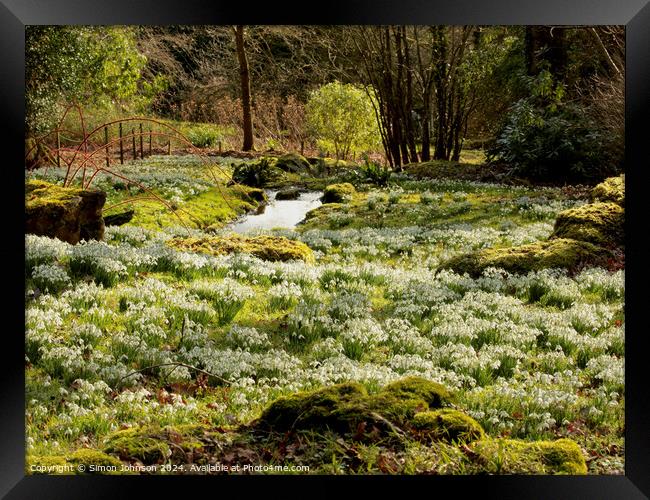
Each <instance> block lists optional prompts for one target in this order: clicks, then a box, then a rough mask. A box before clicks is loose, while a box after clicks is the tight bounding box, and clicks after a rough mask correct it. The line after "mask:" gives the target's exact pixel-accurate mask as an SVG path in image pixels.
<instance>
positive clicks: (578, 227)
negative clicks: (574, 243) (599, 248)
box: [551, 202, 625, 246]
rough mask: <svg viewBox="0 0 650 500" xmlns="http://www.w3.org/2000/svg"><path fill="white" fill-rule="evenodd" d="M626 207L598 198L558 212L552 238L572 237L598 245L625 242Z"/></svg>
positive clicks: (617, 244) (614, 244)
mask: <svg viewBox="0 0 650 500" xmlns="http://www.w3.org/2000/svg"><path fill="white" fill-rule="evenodd" d="M624 223H625V210H624V209H623V208H622V207H621V206H620V205H617V204H616V203H611V202H607V203H603V202H596V203H590V204H588V205H582V206H581V207H577V208H571V209H569V210H565V211H563V212H560V213H559V214H558V217H557V220H556V221H555V227H554V228H553V234H552V235H551V238H570V239H574V240H579V241H587V242H589V243H593V244H595V245H607V246H620V245H623V243H624V238H625V233H624V227H623V226H624Z"/></svg>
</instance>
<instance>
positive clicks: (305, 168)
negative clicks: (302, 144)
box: [275, 153, 311, 173]
mask: <svg viewBox="0 0 650 500" xmlns="http://www.w3.org/2000/svg"><path fill="white" fill-rule="evenodd" d="M275 166H276V167H277V168H279V169H280V170H283V171H285V172H294V173H301V172H311V164H310V163H309V161H308V160H307V158H305V157H304V156H302V155H299V154H297V153H287V154H284V155H282V156H279V157H278V158H277V159H276V160H275Z"/></svg>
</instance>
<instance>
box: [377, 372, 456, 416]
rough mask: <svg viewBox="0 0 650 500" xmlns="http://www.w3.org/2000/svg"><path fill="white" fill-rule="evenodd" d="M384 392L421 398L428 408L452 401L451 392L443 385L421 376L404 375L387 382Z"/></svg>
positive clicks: (444, 404)
mask: <svg viewBox="0 0 650 500" xmlns="http://www.w3.org/2000/svg"><path fill="white" fill-rule="evenodd" d="M382 392H384V393H388V394H394V395H395V396H398V397H401V398H419V399H423V400H424V401H425V402H426V403H427V405H428V406H429V408H432V409H433V408H441V407H442V406H446V405H448V404H450V403H451V402H452V401H453V396H452V394H451V393H450V392H449V391H448V390H447V389H446V388H445V386H443V385H441V384H438V383H437V382H432V381H431V380H427V379H425V378H422V377H415V376H414V377H406V378H402V379H399V380H396V381H395V382H392V383H390V384H388V385H387V386H386V387H384V389H383V391H382Z"/></svg>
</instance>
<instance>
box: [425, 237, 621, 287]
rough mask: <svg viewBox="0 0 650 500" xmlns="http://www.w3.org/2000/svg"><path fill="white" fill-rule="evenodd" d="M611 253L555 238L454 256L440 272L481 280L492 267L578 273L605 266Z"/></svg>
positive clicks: (516, 270) (580, 243)
mask: <svg viewBox="0 0 650 500" xmlns="http://www.w3.org/2000/svg"><path fill="white" fill-rule="evenodd" d="M609 256H610V252H609V251H608V250H606V249H604V248H601V247H598V246H596V245H594V244H592V243H589V242H586V241H578V240H574V239H569V238H554V239H550V240H548V241H538V242H535V243H530V244H528V245H521V246H516V247H507V248H486V249H482V250H478V251H475V252H470V253H466V254H462V255H459V256H456V257H452V258H451V259H449V260H448V261H446V262H444V263H443V264H441V265H440V266H439V267H438V269H439V270H442V269H449V270H452V271H454V272H456V273H458V274H464V273H467V274H469V275H470V276H472V277H475V278H476V277H479V276H480V275H481V274H482V273H483V271H484V270H485V269H487V268H488V267H496V268H500V269H505V270H506V271H508V272H510V273H514V274H528V273H529V272H531V271H539V270H541V269H548V268H562V269H567V270H569V271H575V270H577V269H579V268H580V267H581V266H584V265H591V266H604V265H605V264H606V262H607V258H608V257H609Z"/></svg>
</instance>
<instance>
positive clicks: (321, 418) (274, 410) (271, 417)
mask: <svg viewBox="0 0 650 500" xmlns="http://www.w3.org/2000/svg"><path fill="white" fill-rule="evenodd" d="M367 395H368V393H367V391H366V389H365V388H364V387H363V386H362V385H361V384H357V383H346V384H337V385H333V386H330V387H325V388H323V389H318V390H315V391H305V392H296V393H294V394H290V395H288V396H282V397H280V398H278V399H276V400H275V401H274V402H273V403H271V404H270V405H269V406H268V407H267V408H266V409H265V410H264V411H263V412H262V416H261V417H260V418H259V420H258V421H257V422H256V423H255V424H256V426H257V427H263V428H268V429H272V430H275V431H279V432H283V431H287V430H290V429H293V428H298V429H304V428H318V427H324V426H327V425H331V424H336V422H335V419H334V418H333V414H334V412H336V411H337V410H339V409H340V408H341V407H342V406H343V405H345V404H348V403H350V402H352V401H359V400H361V399H362V398H365V397H366V396H367Z"/></svg>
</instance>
